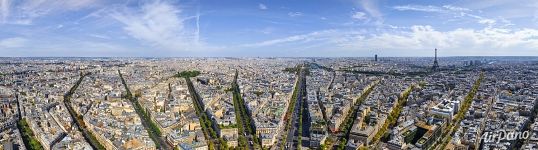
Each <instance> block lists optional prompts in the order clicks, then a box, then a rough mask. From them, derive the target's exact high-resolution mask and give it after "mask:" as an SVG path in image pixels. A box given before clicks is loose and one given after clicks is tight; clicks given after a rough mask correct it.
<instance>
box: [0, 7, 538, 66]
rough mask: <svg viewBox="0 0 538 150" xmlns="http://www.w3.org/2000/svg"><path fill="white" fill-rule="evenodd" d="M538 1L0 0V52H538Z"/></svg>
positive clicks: (135, 54) (114, 54)
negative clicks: (226, 0)
mask: <svg viewBox="0 0 538 150" xmlns="http://www.w3.org/2000/svg"><path fill="white" fill-rule="evenodd" d="M537 25H538V2H535V1H531V0H527V1H522V2H512V1H507V0H496V1H486V0H483V1H468V0H460V1H431V2H430V1H387V0H384V1H373V0H361V1H351V0H339V1H323V0H321V1H315V2H310V3H308V2H306V1H291V2H288V1H240V0H238V1H228V2H222V1H213V0H208V1H206V0H201V1H192V0H188V1H172V0H160V1H104V0H82V1H81V0H64V1H49V0H40V1H31V0H22V1H12V0H0V27H1V28H3V30H2V31H0V53H2V57H49V56H52V57H191V56H196V57H229V56H234V57H342V56H344V57H373V56H374V55H375V54H377V55H378V56H379V57H380V58H383V57H413V56H419V57H433V51H434V49H435V48H437V49H438V50H439V52H438V55H439V57H446V56H538V38H537V37H538V29H536V27H537Z"/></svg>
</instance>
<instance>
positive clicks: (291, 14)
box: [288, 12, 303, 17]
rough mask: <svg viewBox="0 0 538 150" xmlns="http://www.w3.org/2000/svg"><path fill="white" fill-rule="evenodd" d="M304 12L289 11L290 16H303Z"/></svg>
mask: <svg viewBox="0 0 538 150" xmlns="http://www.w3.org/2000/svg"><path fill="white" fill-rule="evenodd" d="M302 15H303V13H302V12H289V13H288V16H290V17H299V16H302Z"/></svg>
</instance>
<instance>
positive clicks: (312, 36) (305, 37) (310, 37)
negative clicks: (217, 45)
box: [242, 30, 335, 47]
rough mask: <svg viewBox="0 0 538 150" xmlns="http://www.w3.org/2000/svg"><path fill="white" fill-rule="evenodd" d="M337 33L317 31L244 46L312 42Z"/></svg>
mask: <svg viewBox="0 0 538 150" xmlns="http://www.w3.org/2000/svg"><path fill="white" fill-rule="evenodd" d="M333 32H335V31H334V30H323V31H316V32H312V33H307V34H300V35H293V36H289V37H285V38H279V39H274V40H267V41H262V42H258V43H252V44H244V45H242V46H244V47H263V46H275V45H279V44H286V43H291V42H310V41H314V40H316V41H317V40H319V39H320V38H322V37H326V35H327V34H330V33H333Z"/></svg>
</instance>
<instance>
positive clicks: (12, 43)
mask: <svg viewBox="0 0 538 150" xmlns="http://www.w3.org/2000/svg"><path fill="white" fill-rule="evenodd" d="M26 42H27V40H26V39H25V38H21V37H14V38H6V39H1V40H0V48H19V47H23V46H25V44H26Z"/></svg>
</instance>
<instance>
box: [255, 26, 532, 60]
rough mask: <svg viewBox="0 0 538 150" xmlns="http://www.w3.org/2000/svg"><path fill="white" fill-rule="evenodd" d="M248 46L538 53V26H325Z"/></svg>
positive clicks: (473, 52) (501, 53) (455, 52)
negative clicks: (446, 28)
mask: <svg viewBox="0 0 538 150" xmlns="http://www.w3.org/2000/svg"><path fill="white" fill-rule="evenodd" d="M245 46H250V47H269V46H290V47H301V46H316V47H311V48H312V49H324V48H328V49H332V50H347V51H369V50H372V49H379V50H386V51H391V52H394V53H393V54H398V55H399V54H404V55H405V54H410V55H422V54H421V53H417V52H416V51H421V50H431V49H434V48H438V49H440V50H442V51H443V53H444V54H446V55H513V54H519V55H538V51H537V49H538V30H536V29H527V28H524V29H515V30H510V29H504V28H492V27H486V28H483V29H480V30H475V29H467V28H457V29H454V30H449V31H438V30H435V29H434V28H433V27H431V26H420V25H416V26H411V27H409V28H402V29H396V30H393V31H388V32H380V33H373V34H372V33H367V32H358V31H350V30H321V31H315V32H311V33H306V34H299V35H293V36H289V37H284V38H279V39H273V40H267V41H262V42H258V43H254V44H246V45H245ZM324 46H325V47H324ZM427 55H429V54H427Z"/></svg>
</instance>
